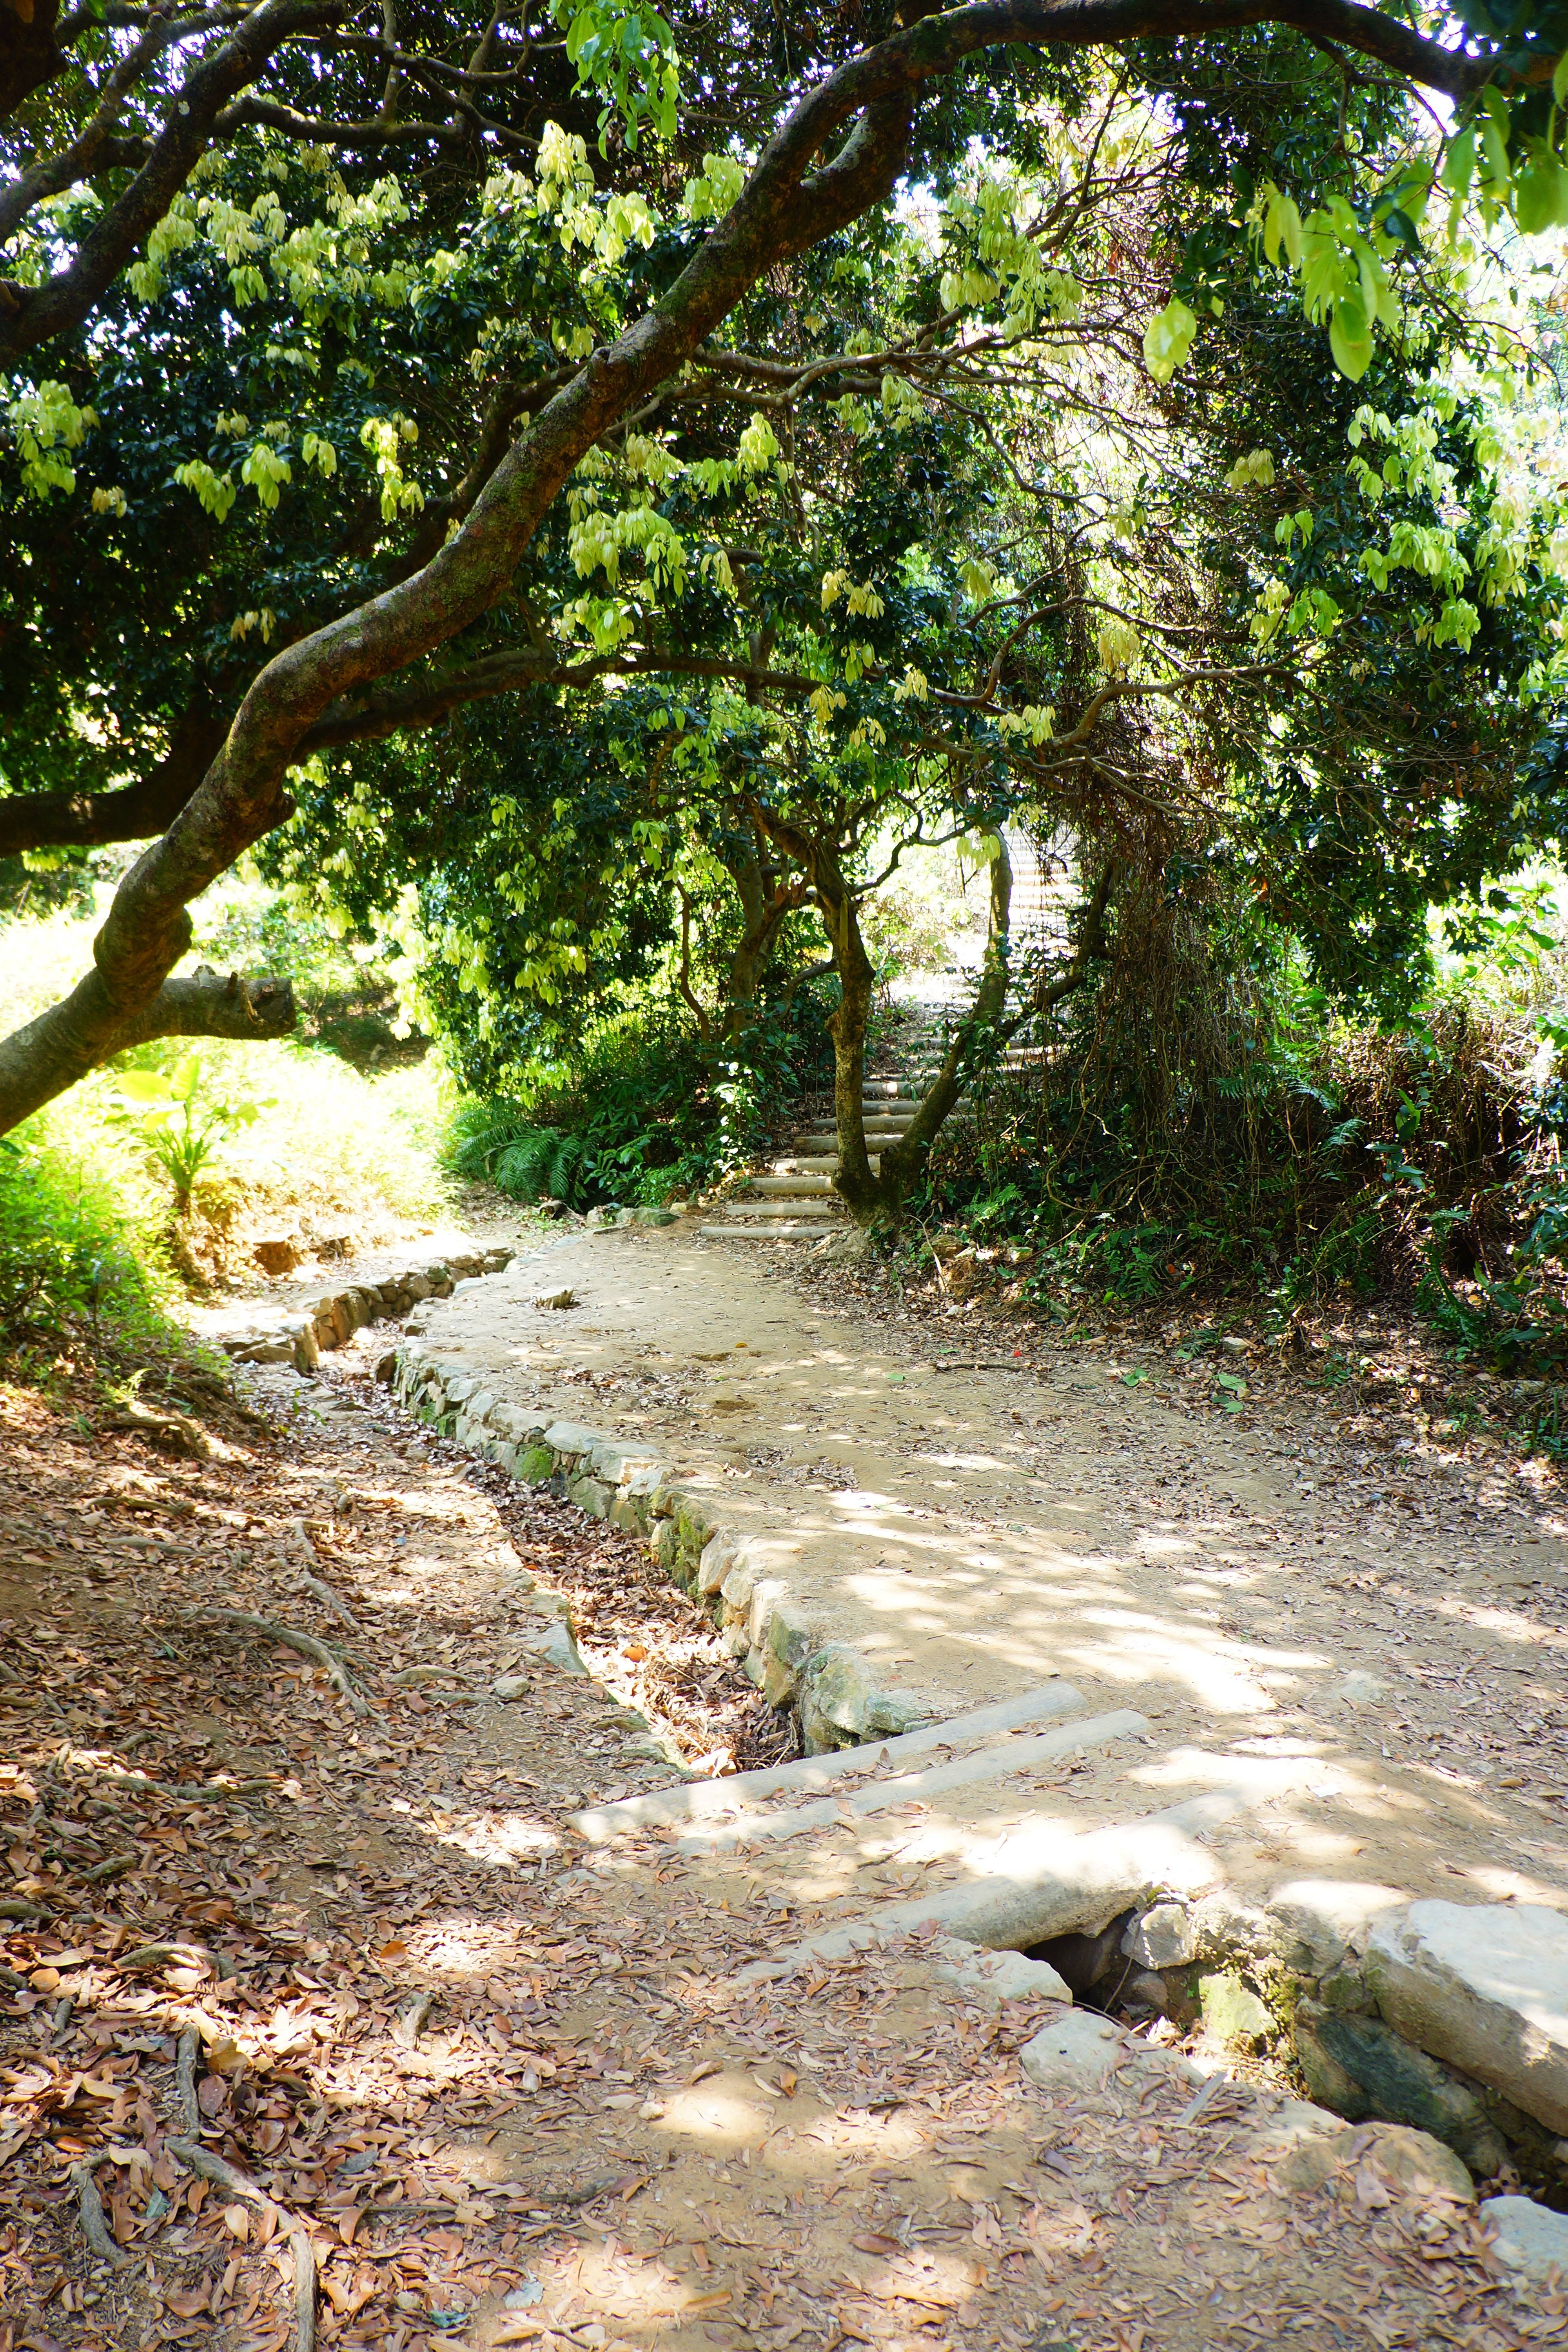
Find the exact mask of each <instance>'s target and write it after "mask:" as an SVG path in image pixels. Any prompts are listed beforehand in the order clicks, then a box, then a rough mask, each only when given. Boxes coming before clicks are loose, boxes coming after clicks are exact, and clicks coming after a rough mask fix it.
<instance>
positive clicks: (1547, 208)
mask: <svg viewBox="0 0 1568 2352" xmlns="http://www.w3.org/2000/svg"><path fill="white" fill-rule="evenodd" d="M1513 216H1514V218H1515V220H1517V221H1518V223H1519V225H1520V227H1521V229H1522V230H1523V231H1524V234H1525V236H1540V235H1541V234H1542V231H1543V230H1545V229H1549V228H1561V227H1562V226H1563V225H1564V223H1568V171H1565V170H1564V169H1563V164H1562V163H1560V161H1559V160H1558V158H1557V157H1556V156H1555V155H1553V154H1552V152H1551V151H1550V150H1549V149H1548V148H1546V147H1544V146H1540V147H1538V146H1537V145H1536V144H1535V142H1533V141H1531V152H1529V153H1527V154H1526V156H1525V158H1524V161H1523V163H1521V165H1520V167H1519V169H1518V171H1517V172H1516V173H1514V180H1513Z"/></svg>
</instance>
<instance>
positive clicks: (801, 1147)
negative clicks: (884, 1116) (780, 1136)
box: [790, 1127, 904, 1160]
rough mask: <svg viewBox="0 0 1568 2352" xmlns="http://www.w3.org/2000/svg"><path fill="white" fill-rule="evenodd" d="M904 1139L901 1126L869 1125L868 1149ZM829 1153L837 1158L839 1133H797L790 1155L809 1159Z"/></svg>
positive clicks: (794, 1157) (795, 1157) (867, 1133)
mask: <svg viewBox="0 0 1568 2352" xmlns="http://www.w3.org/2000/svg"><path fill="white" fill-rule="evenodd" d="M903 1139H904V1135H903V1129H901V1128H897V1127H878V1128H871V1127H868V1129H866V1143H867V1147H868V1149H870V1148H871V1147H873V1146H875V1145H877V1144H881V1143H901V1142H902V1141H903ZM829 1153H831V1155H832V1156H833V1157H834V1159H837V1156H838V1138H837V1135H797V1136H796V1137H795V1149H794V1150H793V1152H792V1153H791V1155H790V1156H791V1158H792V1159H799V1158H801V1157H805V1159H808V1160H809V1159H811V1158H812V1157H813V1156H814V1155H815V1154H822V1155H825V1156H826V1155H827V1154H829Z"/></svg>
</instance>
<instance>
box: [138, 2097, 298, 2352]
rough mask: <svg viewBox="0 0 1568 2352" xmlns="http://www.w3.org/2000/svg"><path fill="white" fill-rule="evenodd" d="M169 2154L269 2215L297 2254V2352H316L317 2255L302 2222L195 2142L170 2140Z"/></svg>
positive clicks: (295, 2278) (295, 2294)
mask: <svg viewBox="0 0 1568 2352" xmlns="http://www.w3.org/2000/svg"><path fill="white" fill-rule="evenodd" d="M169 2152H170V2154H171V2155H172V2156H177V2157H178V2158H179V2159H180V2162H181V2163H182V2164H184V2165H185V2166H187V2167H188V2168H189V2169H190V2170H191V2171H192V2172H196V2173H199V2174H200V2175H201V2177H202V2179H204V2180H210V2181H211V2182H212V2184H213V2186H214V2188H215V2189H226V2191H227V2193H228V2194H229V2196H231V2197H237V2198H239V2199H240V2200H242V2201H243V2202H244V2203H245V2204H247V2205H254V2206H256V2207H257V2208H258V2210H259V2211H261V2212H263V2213H270V2214H271V2216H272V2218H273V2220H274V2221H276V2222H277V2224H278V2227H279V2229H280V2230H281V2231H283V2234H284V2235H285V2237H286V2238H287V2239H288V2241H289V2245H290V2246H291V2247H292V2248H293V2251H294V2352H315V2345H316V2254H315V2249H314V2248H313V2247H312V2245H311V2243H310V2238H309V2236H308V2235H307V2233H306V2230H305V2226H304V2223H303V2222H302V2221H297V2220H296V2219H295V2217H294V2215H293V2214H292V2213H290V2212H289V2210H287V2208H286V2207H284V2206H282V2205H279V2203H278V2202H277V2200H275V2199H274V2198H271V2197H268V2194H267V2191H266V2190H265V2189H258V2187H257V2185H256V2183H255V2181H254V2180H251V2179H248V2178H247V2175H246V2174H245V2173H243V2172H237V2171H236V2170H235V2168H234V2167H233V2165H232V2164H226V2163H225V2162H224V2160H223V2158H222V2157H221V2156H214V2155H213V2154H212V2152H211V2150H210V2149H208V2148H205V2147H202V2146H201V2145H200V2143H199V2142H198V2141H196V2140H194V2139H171V2140H170V2142H169Z"/></svg>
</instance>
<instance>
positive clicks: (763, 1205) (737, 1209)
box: [720, 1192, 844, 1222]
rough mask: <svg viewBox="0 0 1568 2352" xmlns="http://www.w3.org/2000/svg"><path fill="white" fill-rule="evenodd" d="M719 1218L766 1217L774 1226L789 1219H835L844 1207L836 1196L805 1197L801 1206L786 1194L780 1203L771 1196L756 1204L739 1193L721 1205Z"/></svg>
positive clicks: (754, 1219)
mask: <svg viewBox="0 0 1568 2352" xmlns="http://www.w3.org/2000/svg"><path fill="white" fill-rule="evenodd" d="M720 1214H721V1216H726V1217H730V1216H734V1217H747V1218H750V1219H751V1220H752V1221H753V1222H755V1221H756V1220H758V1219H763V1220H765V1219H767V1218H769V1217H772V1218H773V1220H774V1221H775V1222H776V1221H777V1220H778V1219H779V1218H781V1217H783V1218H784V1219H786V1220H787V1219H789V1218H791V1217H795V1218H797V1219H798V1218H800V1217H838V1216H842V1215H843V1214H844V1204H843V1202H841V1201H840V1200H839V1198H838V1196H837V1193H836V1192H829V1193H826V1194H816V1195H812V1196H809V1198H808V1201H807V1202H806V1203H805V1204H803V1203H802V1202H801V1200H800V1198H799V1197H798V1195H796V1196H794V1197H792V1196H791V1195H790V1194H789V1193H787V1192H786V1193H785V1194H784V1197H783V1198H782V1199H780V1198H778V1197H777V1196H774V1197H773V1199H771V1200H770V1199H765V1198H764V1199H763V1200H760V1201H758V1200H751V1199H749V1198H748V1197H747V1196H746V1194H745V1193H743V1192H742V1193H736V1194H734V1195H732V1196H731V1199H729V1200H728V1201H724V1202H721V1203H720Z"/></svg>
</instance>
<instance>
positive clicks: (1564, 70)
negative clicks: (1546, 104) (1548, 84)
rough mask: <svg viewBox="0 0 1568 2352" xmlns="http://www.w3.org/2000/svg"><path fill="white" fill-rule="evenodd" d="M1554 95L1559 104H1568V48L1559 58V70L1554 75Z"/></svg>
mask: <svg viewBox="0 0 1568 2352" xmlns="http://www.w3.org/2000/svg"><path fill="white" fill-rule="evenodd" d="M1552 98H1553V100H1555V102H1556V103H1557V105H1559V106H1568V49H1565V50H1564V51H1563V55H1562V56H1561V57H1560V58H1558V60H1557V70H1556V71H1555V73H1554V74H1553V75H1552Z"/></svg>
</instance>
